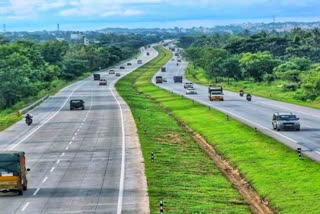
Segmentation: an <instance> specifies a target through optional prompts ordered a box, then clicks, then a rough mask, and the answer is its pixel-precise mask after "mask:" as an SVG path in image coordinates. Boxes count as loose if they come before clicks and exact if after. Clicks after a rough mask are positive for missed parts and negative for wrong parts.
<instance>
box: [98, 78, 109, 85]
mask: <svg viewBox="0 0 320 214" xmlns="http://www.w3.org/2000/svg"><path fill="white" fill-rule="evenodd" d="M99 85H107V80H105V79H101V80H100V82H99Z"/></svg>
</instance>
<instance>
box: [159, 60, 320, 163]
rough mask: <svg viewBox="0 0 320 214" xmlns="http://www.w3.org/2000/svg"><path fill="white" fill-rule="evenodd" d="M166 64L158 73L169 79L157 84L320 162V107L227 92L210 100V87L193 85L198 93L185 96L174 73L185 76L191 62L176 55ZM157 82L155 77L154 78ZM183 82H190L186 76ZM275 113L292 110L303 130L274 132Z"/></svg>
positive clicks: (181, 85)
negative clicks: (273, 117)
mask: <svg viewBox="0 0 320 214" xmlns="http://www.w3.org/2000/svg"><path fill="white" fill-rule="evenodd" d="M173 60H174V61H172V60H170V61H169V62H168V63H167V64H166V65H165V66H166V68H167V71H166V72H161V71H159V72H158V73H157V74H156V75H155V76H159V75H160V76H163V77H164V78H165V79H167V82H165V83H162V84H157V85H159V86H160V87H162V88H164V89H167V90H169V91H173V92H174V93H176V94H180V95H183V96H185V97H188V98H190V99H194V100H196V101H198V102H199V103H202V104H204V105H207V106H211V107H212V108H215V109H217V110H219V111H221V112H224V113H226V114H227V115H229V116H230V117H233V118H236V119H237V120H239V121H241V122H244V123H246V124H248V125H249V126H251V127H253V128H257V129H258V130H259V131H261V132H263V133H265V134H267V135H269V136H272V137H273V138H275V139H277V140H279V141H280V142H282V143H284V144H286V145H287V146H289V147H291V148H292V149H297V148H302V151H303V153H304V154H305V155H307V156H309V157H311V158H312V159H314V160H316V161H318V162H320V110H316V109H312V108H308V107H302V106H298V105H294V104H289V103H284V102H279V101H274V100H270V99H265V98H261V97H256V96H253V99H252V101H251V102H248V101H247V100H246V99H245V96H244V97H240V96H239V94H238V93H234V92H229V91H224V99H225V100H224V101H210V100H209V98H208V88H207V87H206V86H201V85H197V84H194V87H195V88H196V91H197V93H198V94H196V95H186V91H185V89H184V88H183V84H181V83H174V82H173V76H175V75H183V76H184V71H185V69H186V67H187V65H188V63H187V62H185V61H182V62H181V63H179V65H177V57H173ZM153 82H154V83H155V77H154V78H153ZM183 82H188V80H187V79H186V78H185V77H184V79H183ZM274 112H293V113H295V114H296V115H297V116H298V117H299V118H300V123H301V130H300V131H275V130H273V128H272V123H271V119H272V115H273V113H274Z"/></svg>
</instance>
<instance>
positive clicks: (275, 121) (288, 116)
mask: <svg viewBox="0 0 320 214" xmlns="http://www.w3.org/2000/svg"><path fill="white" fill-rule="evenodd" d="M272 127H273V129H274V130H277V131H280V130H296V131H299V130H300V121H299V118H298V117H297V116H296V115H295V114H293V113H292V112H282V113H279V112H276V113H274V114H273V117H272Z"/></svg>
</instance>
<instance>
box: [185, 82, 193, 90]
mask: <svg viewBox="0 0 320 214" xmlns="http://www.w3.org/2000/svg"><path fill="white" fill-rule="evenodd" d="M183 87H184V88H185V89H187V88H193V83H192V82H186V83H185V84H184V85H183Z"/></svg>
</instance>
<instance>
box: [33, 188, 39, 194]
mask: <svg viewBox="0 0 320 214" xmlns="http://www.w3.org/2000/svg"><path fill="white" fill-rule="evenodd" d="M39 191H40V188H37V189H36V191H34V193H33V196H36V195H37V194H38V192H39Z"/></svg>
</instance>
